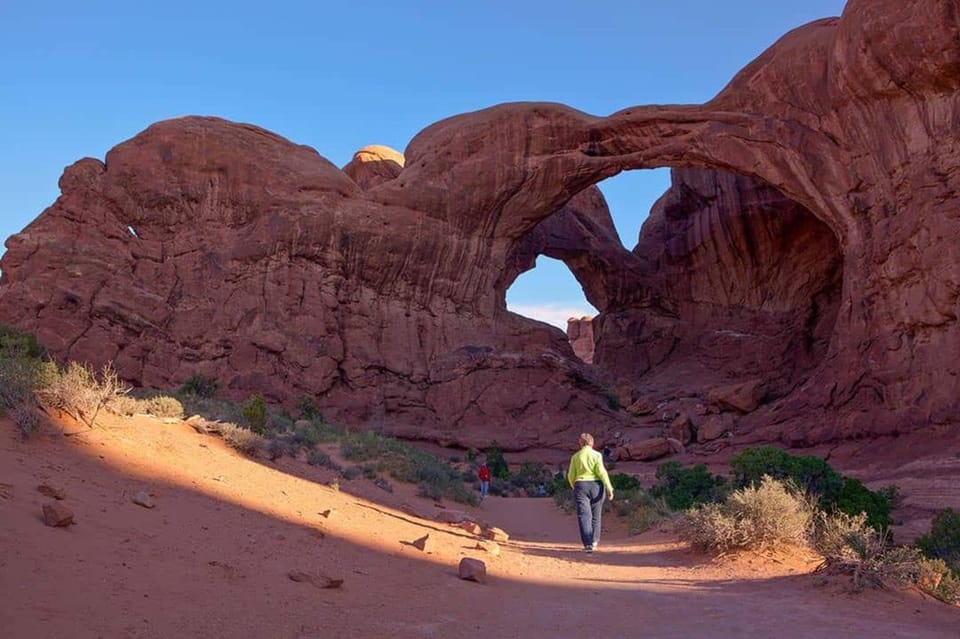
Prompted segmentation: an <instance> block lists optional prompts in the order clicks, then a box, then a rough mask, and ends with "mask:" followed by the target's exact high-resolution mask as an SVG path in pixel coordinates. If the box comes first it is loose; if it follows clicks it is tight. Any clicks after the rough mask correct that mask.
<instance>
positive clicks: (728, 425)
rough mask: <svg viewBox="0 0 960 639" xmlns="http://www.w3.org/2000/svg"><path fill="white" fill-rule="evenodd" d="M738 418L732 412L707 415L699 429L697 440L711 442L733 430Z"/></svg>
mask: <svg viewBox="0 0 960 639" xmlns="http://www.w3.org/2000/svg"><path fill="white" fill-rule="evenodd" d="M736 423H737V422H736V420H735V419H734V417H733V415H731V414H730V413H725V414H722V415H707V416H706V417H705V418H704V419H703V421H702V422H701V423H700V427H699V428H698V429H697V442H699V443H701V444H702V443H704V442H710V441H713V440H715V439H720V438H721V437H723V436H724V434H726V433H728V432H730V431H732V430H733V428H734V426H736Z"/></svg>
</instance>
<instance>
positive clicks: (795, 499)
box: [681, 477, 813, 552]
mask: <svg viewBox="0 0 960 639" xmlns="http://www.w3.org/2000/svg"><path fill="white" fill-rule="evenodd" d="M812 518H813V507H812V505H811V504H810V503H809V501H808V500H807V499H805V498H804V497H803V496H802V495H801V494H798V491H796V490H795V489H794V490H791V489H788V487H787V486H785V485H784V484H783V483H782V482H779V481H777V480H775V479H772V478H770V477H764V478H762V479H761V481H760V485H759V486H746V487H744V488H741V489H739V490H735V491H734V492H732V493H731V494H730V495H729V496H728V497H727V499H726V500H725V501H724V502H723V503H706V504H703V505H701V506H699V507H698V508H696V509H694V510H692V511H690V512H689V513H688V514H687V515H686V516H685V517H684V520H683V522H682V524H681V536H682V537H683V538H684V539H686V540H687V541H689V542H690V543H691V544H692V545H693V546H694V547H696V548H700V549H703V550H717V551H721V552H723V551H727V550H732V549H739V548H768V547H776V546H779V545H784V544H801V543H803V542H805V541H806V538H807V534H808V532H809V530H810V524H811V521H812Z"/></svg>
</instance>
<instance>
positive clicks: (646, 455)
mask: <svg viewBox="0 0 960 639" xmlns="http://www.w3.org/2000/svg"><path fill="white" fill-rule="evenodd" d="M669 454H670V443H669V442H668V441H667V438H666V437H653V438H650V439H641V440H634V441H628V442H626V443H624V444H623V445H622V446H620V447H619V448H616V449H614V457H615V458H616V459H615V461H650V460H653V459H659V458H660V457H665V456H667V455H669Z"/></svg>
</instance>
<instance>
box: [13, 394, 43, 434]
mask: <svg viewBox="0 0 960 639" xmlns="http://www.w3.org/2000/svg"><path fill="white" fill-rule="evenodd" d="M10 419H12V420H13V423H14V424H16V425H17V428H19V429H20V436H21V437H23V439H30V438H31V437H33V436H34V435H35V434H36V433H37V428H38V427H39V426H40V415H39V414H38V413H37V409H36V407H34V406H33V403H32V402H24V403H22V404H18V405H17V406H14V407H13V409H12V410H11V411H10Z"/></svg>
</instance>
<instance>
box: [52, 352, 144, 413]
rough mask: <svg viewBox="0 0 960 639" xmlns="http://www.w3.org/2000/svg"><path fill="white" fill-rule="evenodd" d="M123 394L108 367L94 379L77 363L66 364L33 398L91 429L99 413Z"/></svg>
mask: <svg viewBox="0 0 960 639" xmlns="http://www.w3.org/2000/svg"><path fill="white" fill-rule="evenodd" d="M127 391H128V389H126V388H124V387H123V386H122V385H121V384H120V380H119V379H118V378H117V374H116V373H115V372H114V370H113V368H112V367H110V365H109V364H108V365H106V366H104V367H103V368H102V369H101V371H100V374H99V375H97V374H96V373H94V372H93V371H92V370H91V369H89V368H87V367H86V366H85V365H83V364H80V363H79V362H70V363H69V364H68V365H67V368H66V369H65V370H63V371H61V372H60V373H59V374H56V375H53V376H52V377H51V379H50V380H49V381H48V382H47V384H46V386H44V387H43V388H41V389H39V390H38V391H37V396H38V397H39V398H40V400H41V401H42V402H43V403H44V404H46V405H47V406H50V407H51V408H57V409H59V410H62V411H64V412H66V413H68V414H70V415H71V416H72V417H73V418H74V419H77V420H81V421H83V422H84V423H85V424H86V425H87V426H89V427H90V428H92V427H93V424H94V422H95V421H96V419H97V415H98V414H99V413H100V409H101V408H103V406H104V405H105V404H107V403H109V402H110V401H111V400H112V399H114V398H116V397H118V396H120V395H124V394H126V393H127Z"/></svg>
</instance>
